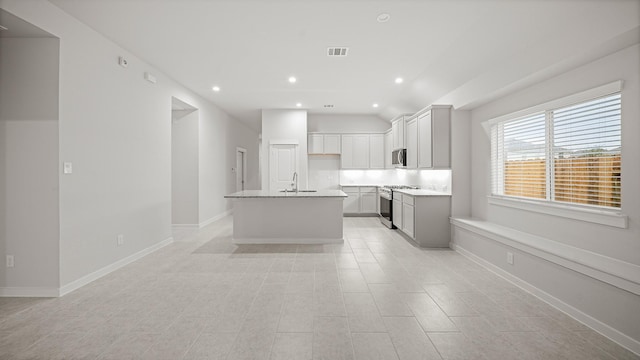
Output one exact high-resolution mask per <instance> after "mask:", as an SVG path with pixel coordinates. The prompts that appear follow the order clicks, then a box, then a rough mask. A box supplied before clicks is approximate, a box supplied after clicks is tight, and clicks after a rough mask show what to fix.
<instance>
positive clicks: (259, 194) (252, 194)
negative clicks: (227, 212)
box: [224, 190, 348, 199]
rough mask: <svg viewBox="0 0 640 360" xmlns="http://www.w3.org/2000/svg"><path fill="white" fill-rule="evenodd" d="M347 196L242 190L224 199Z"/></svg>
mask: <svg viewBox="0 0 640 360" xmlns="http://www.w3.org/2000/svg"><path fill="white" fill-rule="evenodd" d="M347 196H348V195H347V194H345V193H344V192H343V191H342V190H318V191H314V192H309V191H304V190H300V191H298V192H295V191H287V192H281V191H279V190H244V191H238V192H235V193H233V194H229V195H225V196H224V197H225V199H249V198H263V199H269V198H271V199H284V198H346V197H347Z"/></svg>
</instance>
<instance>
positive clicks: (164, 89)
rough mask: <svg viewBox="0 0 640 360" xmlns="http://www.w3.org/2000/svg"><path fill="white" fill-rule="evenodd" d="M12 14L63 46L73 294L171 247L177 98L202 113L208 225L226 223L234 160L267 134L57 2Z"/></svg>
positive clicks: (63, 248) (62, 118)
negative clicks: (148, 77) (149, 77)
mask: <svg viewBox="0 0 640 360" xmlns="http://www.w3.org/2000/svg"><path fill="white" fill-rule="evenodd" d="M2 8H3V9H5V10H6V11H8V12H10V13H12V14H14V15H15V16H18V17H20V18H22V19H24V20H25V21H27V22H30V23H32V24H34V25H35V26H38V27H40V28H41V29H43V30H45V31H47V32H49V33H51V34H53V35H55V36H56V37H58V38H59V39H60V71H59V80H60V86H59V160H58V161H59V162H58V164H57V166H56V168H58V167H60V168H61V163H62V162H72V163H73V174H70V175H60V177H59V179H60V180H59V181H60V184H59V187H60V190H59V197H60V210H59V211H60V222H59V226H60V245H59V251H60V257H59V258H60V259H59V262H60V285H61V287H62V288H63V290H68V291H71V290H73V289H74V288H77V287H79V286H82V285H83V284H85V283H88V282H90V281H91V280H93V279H95V278H97V277H99V276H101V275H100V274H104V273H105V271H107V272H108V271H111V270H113V269H115V268H117V266H120V265H119V264H122V263H126V262H127V261H131V259H135V258H136V257H137V256H140V254H144V253H146V252H148V251H152V249H155V248H157V247H158V246H162V245H163V244H166V243H167V242H168V241H170V240H171V236H172V233H171V98H172V97H177V98H179V99H181V100H183V101H185V102H187V103H189V104H191V105H192V106H194V107H196V108H198V109H199V112H200V126H201V131H200V144H201V146H200V159H199V162H200V164H201V167H200V175H199V177H200V196H199V199H200V217H201V218H202V217H203V216H204V217H211V218H215V217H216V216H220V215H222V214H224V213H225V211H226V209H227V208H228V204H227V202H226V201H225V200H224V198H223V195H224V194H225V193H226V192H227V191H228V189H229V188H230V186H231V185H230V184H228V179H229V178H230V175H228V174H227V172H229V171H230V167H229V168H228V169H227V166H226V164H228V163H229V160H228V159H229V157H231V156H233V155H230V153H233V152H234V151H235V148H236V146H243V145H245V146H246V147H248V148H251V147H250V146H249V145H248V144H249V143H251V142H253V141H255V140H256V139H257V132H255V131H252V130H250V129H248V128H247V127H246V126H245V125H243V124H239V123H238V121H237V120H235V119H233V118H231V117H230V116H229V115H227V114H225V113H224V112H223V111H222V110H220V109H219V108H218V107H217V106H215V105H214V104H212V103H211V102H210V101H208V100H206V99H204V98H202V97H200V96H198V95H197V94H195V93H194V92H193V91H191V90H189V89H186V88H185V87H183V86H182V85H180V84H178V83H176V82H175V81H173V80H172V79H171V78H169V77H168V76H166V75H165V74H163V73H162V72H161V71H159V70H158V69H156V68H154V67H153V66H152V65H150V64H148V63H146V62H145V61H144V60H142V59H140V58H138V57H136V56H135V55H134V54H132V53H130V52H128V51H126V50H125V49H123V48H122V47H120V46H118V45H116V44H115V43H113V42H111V41H110V40H108V39H106V38H105V37H104V36H102V35H101V34H99V33H97V32H95V31H94V30H93V29H91V28H89V27H88V26H86V25H85V24H83V23H82V22H80V21H79V20H77V19H75V18H74V17H72V16H70V15H69V14H67V13H65V12H64V11H62V10H61V9H60V8H58V7H56V6H55V5H53V4H52V3H50V2H47V1H37V2H36V1H19V0H5V1H3V2H2ZM3 56H4V53H3ZM119 56H124V57H125V58H127V59H128V62H129V65H128V67H127V68H123V67H121V66H119V65H118V57H119ZM144 72H150V73H152V74H153V75H154V76H155V77H156V78H157V83H155V84H152V83H150V82H148V81H145V79H144V76H143V74H144ZM238 129H240V130H238ZM254 148H257V145H255V147H254ZM205 152H206V156H203V153H205ZM256 153H257V151H256ZM250 156H251V155H250ZM255 156H256V158H257V154H256V155H255ZM204 162H206V163H207V164H206V166H202V164H203V163H204ZM256 162H257V161H256ZM249 171H254V172H256V173H257V168H256V169H249ZM205 181H206V184H203V182H205ZM118 235H123V236H124V244H123V245H122V246H118V245H117V237H118ZM62 292H63V293H64V292H66V291H62Z"/></svg>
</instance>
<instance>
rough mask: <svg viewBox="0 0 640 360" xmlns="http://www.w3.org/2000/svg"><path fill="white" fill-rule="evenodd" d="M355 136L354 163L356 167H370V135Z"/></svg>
mask: <svg viewBox="0 0 640 360" xmlns="http://www.w3.org/2000/svg"><path fill="white" fill-rule="evenodd" d="M352 136H353V164H352V167H353V168H354V169H368V168H369V135H352Z"/></svg>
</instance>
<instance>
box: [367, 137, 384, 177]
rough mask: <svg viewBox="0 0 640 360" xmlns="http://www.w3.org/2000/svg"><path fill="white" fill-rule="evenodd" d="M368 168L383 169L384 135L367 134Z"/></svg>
mask: <svg viewBox="0 0 640 360" xmlns="http://www.w3.org/2000/svg"><path fill="white" fill-rule="evenodd" d="M369 168H370V169H384V135H382V134H380V135H377V134H376V135H370V136H369Z"/></svg>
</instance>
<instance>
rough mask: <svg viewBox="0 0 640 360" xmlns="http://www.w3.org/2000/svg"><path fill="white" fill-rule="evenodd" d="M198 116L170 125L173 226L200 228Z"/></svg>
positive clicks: (182, 118)
mask: <svg viewBox="0 0 640 360" xmlns="http://www.w3.org/2000/svg"><path fill="white" fill-rule="evenodd" d="M199 120H200V119H199V112H198V111H194V112H192V113H190V114H188V115H186V116H184V117H181V118H176V117H175V116H174V118H173V119H172V121H171V223H172V224H173V225H178V224H182V225H194V224H195V225H197V224H199V223H200V218H199V213H200V211H199V210H200V208H199V191H198V190H199V189H198V184H199V181H198V180H199V178H198V175H199V163H198V160H199V154H198V149H199V144H200V142H199V141H198V133H199V131H198V130H199Z"/></svg>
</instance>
